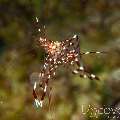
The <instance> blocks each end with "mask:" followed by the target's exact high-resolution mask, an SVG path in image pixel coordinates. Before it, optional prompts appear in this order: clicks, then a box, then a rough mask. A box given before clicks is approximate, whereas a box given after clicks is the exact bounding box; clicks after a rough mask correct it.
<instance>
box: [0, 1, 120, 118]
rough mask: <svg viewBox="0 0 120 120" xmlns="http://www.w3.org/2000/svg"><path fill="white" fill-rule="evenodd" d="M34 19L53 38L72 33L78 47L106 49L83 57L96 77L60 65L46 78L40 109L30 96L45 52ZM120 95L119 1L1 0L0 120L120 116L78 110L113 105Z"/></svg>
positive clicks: (62, 38) (89, 49) (87, 49)
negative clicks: (48, 94) (46, 93)
mask: <svg viewBox="0 0 120 120" xmlns="http://www.w3.org/2000/svg"><path fill="white" fill-rule="evenodd" d="M35 17H38V18H39V20H40V21H39V22H40V25H41V26H43V25H45V26H46V34H47V38H49V39H51V40H53V41H56V40H57V41H62V40H64V39H66V38H68V37H71V36H73V35H74V34H76V33H77V34H78V35H79V36H80V40H81V43H80V44H81V49H82V51H91V50H93V51H96V50H97V51H98V50H99V51H108V54H101V55H86V56H84V58H83V59H84V63H85V64H86V66H87V67H88V69H89V70H90V71H91V72H93V73H95V74H96V75H98V76H99V77H100V79H101V80H100V81H91V80H89V79H83V78H80V77H79V76H77V75H72V73H71V72H70V70H68V69H66V68H63V67H61V68H60V69H59V70H58V72H57V76H56V79H55V80H53V81H51V82H52V83H51V85H52V92H51V105H49V102H48V99H47V98H46V102H45V104H44V107H43V108H42V109H41V108H36V107H35V106H34V104H33V96H32V88H33V82H34V80H35V79H36V78H35V76H36V75H37V74H38V73H39V71H40V68H41V66H42V65H43V62H44V58H45V56H46V54H45V52H44V50H43V49H42V48H41V47H40V46H39V44H37V42H36V39H37V32H36V26H35ZM119 98H120V0H12V1H11V0H0V120H107V119H111V120H112V119H113V116H115V117H116V116H117V117H118V118H114V120H117V119H118V120H119V119H120V118H119V116H120V115H119V114H117V113H116V114H115V115H111V114H112V113H110V114H108V115H105V114H98V113H96V111H95V109H94V110H93V109H91V111H89V112H86V113H85V114H83V111H82V110H83V109H82V108H83V107H84V112H85V111H86V110H87V109H88V108H89V106H91V108H94V107H95V108H96V109H97V108H100V107H101V108H104V107H108V106H111V105H112V106H115V105H114V103H115V101H116V100H118V103H119ZM117 106H118V104H117ZM108 112H109V111H108ZM95 113H96V114H95ZM119 113H120V111H119ZM110 116H111V118H109V117H110Z"/></svg>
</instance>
